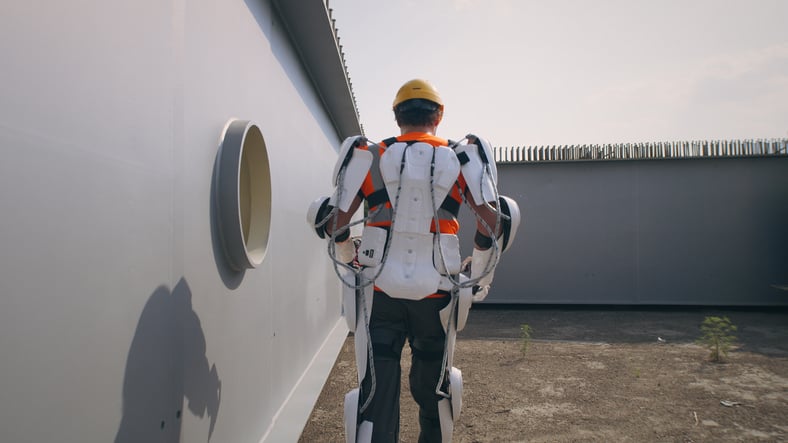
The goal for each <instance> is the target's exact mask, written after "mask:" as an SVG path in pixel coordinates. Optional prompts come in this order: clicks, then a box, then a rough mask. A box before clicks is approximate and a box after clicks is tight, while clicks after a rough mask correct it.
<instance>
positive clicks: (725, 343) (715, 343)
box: [698, 317, 737, 362]
mask: <svg viewBox="0 0 788 443" xmlns="http://www.w3.org/2000/svg"><path fill="white" fill-rule="evenodd" d="M736 329H737V328H736V325H734V324H732V323H731V321H730V320H729V319H728V317H706V318H705V319H704V320H703V323H701V325H700V331H701V333H702V335H701V336H700V338H699V339H698V343H699V344H701V345H703V346H705V347H706V348H708V349H709V351H711V354H710V355H709V358H710V359H711V360H712V361H714V362H721V361H722V360H723V359H724V358H725V357H727V356H728V351H729V350H730V349H731V347H732V346H733V343H734V342H735V341H736V336H735V335H734V332H736Z"/></svg>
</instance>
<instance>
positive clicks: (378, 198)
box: [366, 188, 391, 208]
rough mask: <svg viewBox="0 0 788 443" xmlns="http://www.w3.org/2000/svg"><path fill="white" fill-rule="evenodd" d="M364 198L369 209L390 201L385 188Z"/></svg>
mask: <svg viewBox="0 0 788 443" xmlns="http://www.w3.org/2000/svg"><path fill="white" fill-rule="evenodd" d="M366 198H367V203H369V207H370V208H374V207H375V206H378V205H380V204H383V203H386V202H389V201H391V200H390V199H389V193H388V192H387V191H386V188H383V189H378V190H377V191H375V192H373V193H372V194H369V195H368V196H367V197H366Z"/></svg>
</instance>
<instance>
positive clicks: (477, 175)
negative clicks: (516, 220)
mask: <svg viewBox="0 0 788 443" xmlns="http://www.w3.org/2000/svg"><path fill="white" fill-rule="evenodd" d="M466 138H467V140H468V142H469V143H468V144H464V145H459V146H457V147H456V148H454V152H455V153H457V158H458V159H459V160H460V164H461V165H462V175H463V177H465V182H466V183H467V184H468V190H470V191H471V195H472V196H473V199H474V200H475V201H476V204H482V203H484V202H488V203H491V202H494V201H495V200H496V197H497V195H498V193H497V191H496V186H497V184H498V170H497V168H496V167H495V159H494V157H493V152H492V146H491V145H490V143H489V142H488V141H487V140H484V139H482V138H479V137H477V136H475V135H468V136H467V137H466Z"/></svg>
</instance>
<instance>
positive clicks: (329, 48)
mask: <svg viewBox="0 0 788 443" xmlns="http://www.w3.org/2000/svg"><path fill="white" fill-rule="evenodd" d="M271 3H272V4H273V6H274V7H275V9H276V11H277V12H278V13H279V16H280V17H281V18H282V21H283V23H284V25H285V28H286V29H287V32H288V34H289V35H290V38H291V40H292V41H293V43H294V45H295V48H296V50H297V51H298V54H299V56H300V57H301V61H302V62H303V63H304V66H305V68H306V70H307V72H308V73H309V76H310V78H311V80H312V83H313V84H314V86H315V89H316V90H317V93H318V95H319V96H320V99H321V100H322V102H323V104H324V105H325V107H326V110H327V111H328V114H329V117H330V118H331V121H332V123H333V124H334V128H335V129H336V131H337V133H338V134H339V136H340V138H345V137H349V136H351V135H358V134H363V132H364V130H363V128H362V126H361V123H360V122H359V115H358V108H357V106H356V98H355V95H354V94H353V86H352V84H351V83H350V75H349V73H348V69H347V65H346V63H345V54H344V53H343V52H342V46H341V45H340V44H339V37H338V32H337V28H336V23H335V20H334V19H333V18H332V14H331V10H330V9H329V7H328V1H327V0H272V2H271Z"/></svg>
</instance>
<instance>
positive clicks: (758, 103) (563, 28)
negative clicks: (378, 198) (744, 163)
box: [329, 0, 788, 146]
mask: <svg viewBox="0 0 788 443" xmlns="http://www.w3.org/2000/svg"><path fill="white" fill-rule="evenodd" d="M329 8H331V9H332V16H333V18H334V19H335V20H336V23H335V25H336V28H337V32H338V36H339V39H340V40H339V42H340V45H342V50H343V52H344V55H345V62H346V64H347V68H348V71H349V75H350V82H351V85H352V88H353V92H354V94H355V98H356V104H357V108H358V111H359V116H360V120H361V124H362V125H363V127H364V132H365V135H366V136H367V137H369V138H370V139H372V140H382V139H384V138H387V137H390V136H392V135H397V134H398V129H397V127H396V124H395V122H394V117H393V114H392V111H391V104H392V101H393V99H394V95H395V94H396V91H397V89H399V87H400V86H401V85H402V84H403V83H405V82H406V81H408V80H410V79H412V78H424V79H427V80H429V81H430V82H431V83H433V84H434V85H435V86H436V88H437V89H438V91H439V92H440V94H441V97H442V98H443V100H444V102H445V113H444V119H443V122H442V123H441V125H440V127H439V128H438V135H440V136H442V137H445V138H449V139H452V140H459V139H461V138H463V137H464V136H465V135H466V134H468V133H473V134H476V135H479V136H481V137H484V138H486V139H488V140H489V141H490V142H491V143H492V144H493V145H494V146H544V145H572V144H597V143H600V144H601V143H635V142H658V141H663V142H664V141H689V140H723V139H728V140H730V139H760V138H767V139H768V138H785V137H788V25H786V23H788V0H659V1H654V0H650V1H646V0H543V1H534V0H397V1H391V0H329Z"/></svg>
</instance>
